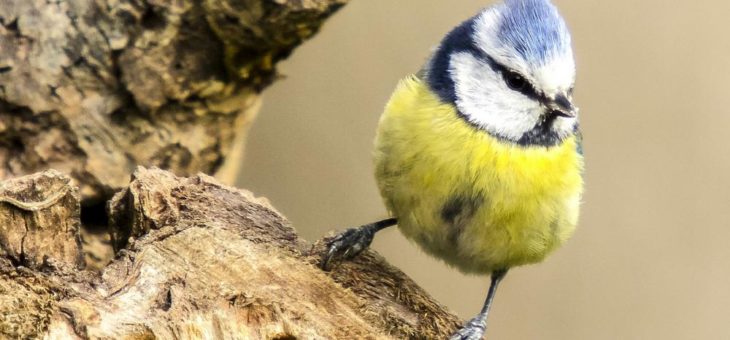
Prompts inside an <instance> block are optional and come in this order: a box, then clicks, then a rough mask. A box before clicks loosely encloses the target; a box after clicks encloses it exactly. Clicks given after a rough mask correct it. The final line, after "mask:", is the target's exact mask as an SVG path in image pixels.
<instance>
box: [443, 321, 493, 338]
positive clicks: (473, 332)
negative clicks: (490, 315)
mask: <svg viewBox="0 0 730 340" xmlns="http://www.w3.org/2000/svg"><path fill="white" fill-rule="evenodd" d="M486 329H487V326H486V325H485V323H484V320H483V319H482V318H480V317H476V318H474V319H471V321H469V322H468V323H467V324H466V325H464V327H461V329H459V330H458V331H457V332H456V333H454V334H453V335H451V337H450V338H449V340H481V339H482V337H483V336H484V332H485V331H486Z"/></svg>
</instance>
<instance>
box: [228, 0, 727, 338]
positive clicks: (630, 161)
mask: <svg viewBox="0 0 730 340" xmlns="http://www.w3.org/2000/svg"><path fill="white" fill-rule="evenodd" d="M554 2H555V3H556V4H557V5H558V6H559V7H560V9H561V11H562V13H563V14H564V16H565V17H566V20H567V21H568V24H569V26H570V27H571V29H572V31H573V39H574V44H575V48H576V54H577V61H578V68H579V69H578V86H577V90H576V91H577V93H576V95H577V100H578V104H579V105H580V107H581V109H582V111H581V113H582V117H581V120H582V126H583V130H584V135H585V150H586V158H587V172H586V183H587V192H586V195H585V204H584V207H583V214H582V218H581V223H580V229H579V231H578V233H577V234H576V236H575V237H574V238H573V240H571V241H570V242H569V243H568V244H567V246H565V247H564V248H563V249H561V250H559V251H558V252H557V253H556V254H555V255H553V256H552V257H550V258H549V259H548V260H547V261H546V262H545V263H543V264H540V265H535V266H530V267H523V268H518V269H516V270H513V271H512V272H511V273H510V275H508V276H507V279H506V281H505V283H504V284H503V285H502V287H501V289H500V291H499V294H498V296H497V300H496V305H495V308H494V310H493V314H492V315H491V319H490V330H489V338H490V339H730V145H728V137H727V136H728V132H727V131H728V127H730V77H729V76H730V20H728V14H730V2H728V1H721V0H714V1H710V0H705V1H661V0H643V1H635V0H613V1H599V0H554ZM491 3H492V1H474V0H459V1H456V0H450V1H438V0H398V1H392V0H388V1H386V0H357V1H352V3H351V4H350V5H348V6H346V7H345V8H344V9H343V10H342V11H341V12H340V13H338V14H337V15H336V16H335V17H334V18H333V19H332V20H331V21H330V22H329V23H328V24H327V25H326V26H325V27H324V29H323V30H322V32H321V34H319V35H318V36H317V37H316V38H315V39H314V40H313V41H310V42H309V43H307V44H305V45H304V47H302V48H301V49H299V50H297V52H296V53H295V54H294V55H293V57H292V58H291V60H290V61H288V62H287V63H285V64H284V66H283V67H282V71H283V73H285V74H287V75H288V78H287V79H285V80H283V81H280V82H279V83H278V84H276V85H275V86H274V87H273V88H272V89H271V90H270V91H268V92H267V93H266V97H265V103H264V109H263V111H262V112H261V115H260V116H259V118H258V121H257V122H256V123H255V126H254V128H253V130H252V135H251V137H250V140H249V144H248V147H247V155H246V161H245V165H244V171H243V174H242V177H241V180H240V182H239V184H240V185H241V186H243V187H246V188H249V189H252V190H253V191H255V192H256V193H257V194H258V195H263V196H267V197H268V198H270V199H271V200H272V201H273V203H274V204H275V205H276V206H277V207H278V208H279V209H280V210H282V211H283V212H284V213H285V214H286V215H287V216H288V217H289V218H290V219H291V220H292V221H293V222H294V224H295V226H296V227H297V229H298V230H299V231H300V232H301V233H302V235H304V236H305V237H306V238H307V239H309V240H314V239H317V238H319V237H320V236H321V235H323V234H325V233H326V232H328V231H330V230H333V229H343V228H346V227H350V226H356V225H360V224H363V223H367V222H371V221H374V220H376V219H378V218H382V217H384V216H385V210H384V208H383V206H382V204H381V201H380V197H379V195H378V192H377V189H376V185H375V182H374V180H373V177H372V171H373V170H372V165H371V146H372V140H373V137H374V131H375V127H376V124H377V121H378V117H379V115H380V112H381V110H382V107H383V105H384V104H385V102H386V100H387V99H388V97H389V95H390V92H391V91H392V90H393V88H394V87H395V85H396V83H397V81H398V79H399V78H401V77H403V76H405V75H407V74H409V73H412V72H415V71H416V70H418V68H419V67H420V66H421V64H422V62H423V60H424V59H425V58H426V56H427V55H428V53H429V51H430V49H431V48H432V46H434V45H435V44H437V42H438V41H439V39H440V38H441V36H442V35H443V34H445V33H446V32H447V31H448V30H449V29H450V28H451V27H453V26H455V25H456V24H458V23H459V22H461V21H462V20H464V19H466V18H468V17H469V16H471V15H473V14H474V13H476V11H477V10H478V9H479V8H481V7H482V6H486V5H489V4H491ZM374 248H375V249H376V250H377V251H378V252H380V253H381V254H383V255H384V256H385V257H387V258H388V260H389V261H391V262H392V263H394V264H395V265H396V266H398V267H400V268H401V269H403V270H404V271H405V272H406V273H408V274H409V275H410V276H411V277H413V278H414V279H415V280H416V281H418V282H419V283H420V284H421V285H422V286H423V287H425V288H426V289H427V290H428V291H429V292H431V294H433V296H434V297H435V298H436V299H438V300H439V301H441V302H443V303H445V304H446V305H448V306H449V307H451V308H452V309H453V310H454V311H456V312H457V313H459V314H460V315H461V316H463V317H464V318H469V317H471V316H473V315H474V314H475V313H476V312H477V311H478V310H479V309H480V307H481V304H482V301H483V299H484V296H485V292H486V290H487V284H488V279H487V278H486V277H467V276H464V275H462V274H460V273H459V272H457V271H455V270H452V269H450V268H448V267H446V266H445V265H444V264H442V263H440V262H438V261H436V260H434V259H431V258H429V257H428V256H427V255H425V254H423V253H422V252H421V251H420V250H419V249H418V248H417V247H416V246H415V245H412V244H409V243H408V242H407V241H406V240H405V239H404V238H403V237H402V236H401V235H400V233H399V232H398V231H397V230H396V229H392V230H387V231H385V232H383V233H381V234H379V235H378V237H377V238H376V240H375V242H374Z"/></svg>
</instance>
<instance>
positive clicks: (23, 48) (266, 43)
mask: <svg viewBox="0 0 730 340" xmlns="http://www.w3.org/2000/svg"><path fill="white" fill-rule="evenodd" d="M346 2H347V0H291V1H289V0H174V1H170V0H67V1H47V0H2V1H0V164H1V165H0V179H3V178H12V177H15V176H20V175H24V174H29V173H33V172H37V171H42V170H45V169H48V168H55V169H57V170H60V171H62V172H64V173H67V174H69V175H70V176H71V177H72V179H73V181H74V183H75V184H76V185H78V186H79V187H80V194H81V198H82V203H83V204H84V205H86V206H88V205H93V204H95V203H98V202H103V201H105V200H106V199H108V198H109V197H110V196H111V195H112V194H113V193H115V192H116V191H118V190H120V189H122V188H123V187H124V186H125V185H126V184H127V180H128V178H129V175H130V174H131V173H132V171H133V170H134V169H135V167H136V166H137V165H148V166H153V165H154V166H159V167H162V168H165V169H170V170H172V171H173V172H175V173H177V174H180V175H192V174H195V173H197V172H205V173H209V174H212V173H215V172H216V171H218V172H219V175H220V177H221V178H224V179H225V180H227V181H229V182H231V181H232V179H233V176H234V175H235V173H236V171H235V170H236V167H237V165H238V164H239V163H240V157H241V155H242V150H241V149H242V140H243V138H244V134H245V130H246V127H247V126H248V124H249V122H250V121H251V120H252V119H253V117H254V116H255V114H256V112H257V111H258V103H259V92H260V91H261V90H262V89H263V88H265V87H266V86H268V85H269V84H270V83H271V82H272V80H274V79H275V77H276V70H275V64H276V62H277V61H279V60H281V59H283V58H285V57H287V56H288V55H289V53H290V52H291V51H292V49H293V48H295V47H296V46H297V45H299V44H300V43H301V42H302V41H303V40H305V39H307V38H309V37H311V36H312V35H313V34H314V33H315V32H316V31H317V30H318V29H319V27H320V25H321V24H322V23H323V21H324V19H325V18H327V17H328V16H329V15H330V14H332V13H333V12H334V11H336V10H337V9H338V8H340V7H341V6H342V5H344V4H345V3H346ZM229 155H233V157H232V159H230V160H229V162H228V163H225V165H224V161H226V158H227V157H228V156H229ZM222 166H223V168H221V167H222Z"/></svg>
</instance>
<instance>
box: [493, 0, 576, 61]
mask: <svg viewBox="0 0 730 340" xmlns="http://www.w3.org/2000/svg"><path fill="white" fill-rule="evenodd" d="M498 32H499V33H498V34H499V38H500V40H502V41H503V42H504V43H505V44H507V45H510V46H512V47H514V49H515V50H516V51H517V53H519V54H520V55H521V56H522V57H523V58H524V59H525V60H526V61H528V62H531V63H536V64H539V63H542V62H545V61H546V60H547V59H548V57H549V56H551V55H555V54H558V53H561V52H565V51H567V50H569V49H570V40H569V39H568V37H569V36H570V35H569V33H568V28H567V26H566V25H565V22H564V21H563V18H562V17H561V16H560V14H559V13H558V10H557V8H555V6H553V4H552V3H550V1H549V0H506V1H505V7H504V9H503V11H502V20H501V23H500V26H499V31H498Z"/></svg>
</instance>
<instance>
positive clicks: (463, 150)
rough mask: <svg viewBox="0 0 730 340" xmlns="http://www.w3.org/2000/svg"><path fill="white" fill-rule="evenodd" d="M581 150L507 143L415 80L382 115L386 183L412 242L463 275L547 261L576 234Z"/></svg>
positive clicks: (379, 149) (381, 180) (379, 163)
mask: <svg viewBox="0 0 730 340" xmlns="http://www.w3.org/2000/svg"><path fill="white" fill-rule="evenodd" d="M577 143H578V141H577V140H576V137H571V138H568V139H566V140H565V141H564V142H563V143H562V144H560V145H558V146H555V147H550V148H546V147H523V146H518V145H515V144H512V143H509V142H505V141H501V140H499V139H497V138H494V137H492V136H491V135H489V134H488V133H486V132H484V131H481V130H478V129H476V128H475V127H473V126H471V125H470V124H468V123H467V122H465V121H464V120H463V119H462V118H460V117H459V116H458V114H457V112H456V110H455V108H454V107H453V106H452V105H448V104H443V103H441V102H440V101H439V99H438V97H437V96H436V95H435V94H433V93H432V92H431V91H430V90H429V88H428V86H427V85H426V84H424V83H423V82H421V81H420V80H419V79H417V78H415V77H411V78H408V79H405V80H404V81H402V82H401V84H400V85H399V86H398V88H397V89H396V91H395V93H394V94H393V97H392V98H391V100H390V102H389V103H388V105H387V107H386V109H385V112H384V114H383V116H382V118H381V121H380V125H379V128H378V135H377V138H376V142H375V144H376V145H375V163H376V178H377V180H378V185H379V187H380V191H381V194H382V196H383V198H384V200H385V203H386V205H387V207H388V209H389V210H390V211H391V213H392V214H393V215H394V216H395V217H397V218H398V221H399V224H398V225H399V228H400V229H401V231H402V232H403V233H404V234H405V235H406V236H407V237H408V238H410V239H412V240H414V241H416V242H417V243H418V244H420V245H421V246H422V247H423V249H424V250H426V251H427V252H428V253H430V254H432V255H435V256H437V257H439V258H441V259H443V260H444V261H446V262H447V263H449V264H451V265H453V266H456V267H457V268H459V269H460V270H462V271H465V272H476V273H486V272H490V271H492V270H495V269H506V268H510V267H513V266H517V265H522V264H527V263H534V262H538V261H541V260H542V259H543V258H544V257H545V256H546V255H547V254H548V253H549V252H550V251H552V250H553V249H555V248H556V247H557V246H559V245H560V244H562V243H563V242H564V241H565V240H567V239H568V238H569V237H570V236H571V235H572V233H573V231H574V229H575V225H576V223H577V219H578V208H579V203H580V197H581V192H582V185H583V184H582V177H581V173H582V167H583V159H582V156H581V155H580V154H579V153H578V152H577Z"/></svg>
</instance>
